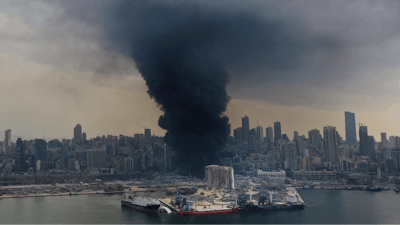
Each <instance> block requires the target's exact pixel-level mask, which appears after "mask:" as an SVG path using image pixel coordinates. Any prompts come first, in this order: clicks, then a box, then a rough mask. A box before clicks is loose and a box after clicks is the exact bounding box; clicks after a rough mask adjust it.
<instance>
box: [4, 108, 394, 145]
mask: <svg viewBox="0 0 400 225" xmlns="http://www.w3.org/2000/svg"><path fill="white" fill-rule="evenodd" d="M345 113H351V112H348V111H345ZM351 114H354V113H351ZM353 116H354V115H353ZM343 119H344V123H345V124H346V118H345V117H344V118H343ZM251 121H252V120H251V118H250V117H248V116H247V115H243V117H242V118H241V125H240V126H238V127H236V128H235V127H232V126H231V133H230V136H231V137H234V136H235V135H234V130H235V129H239V128H241V130H240V132H241V136H242V138H245V136H243V135H244V134H243V132H244V130H243V129H242V126H243V125H245V126H248V128H249V130H251V129H255V130H256V131H257V130H258V129H259V128H262V129H263V130H262V132H261V135H262V137H263V138H267V131H265V133H264V130H266V129H267V128H269V127H270V126H262V125H260V124H259V121H258V120H257V121H256V122H255V123H256V126H254V127H252V126H251V125H250V124H252V123H251ZM275 123H279V126H280V129H281V130H280V134H281V135H283V134H285V135H287V137H288V138H289V139H290V140H293V139H294V134H295V133H297V135H298V136H301V135H305V136H307V135H309V131H311V130H314V129H317V130H319V131H323V130H324V129H325V127H326V126H332V125H324V126H322V128H318V127H315V128H312V129H309V130H307V131H306V132H304V133H301V132H298V131H297V130H294V129H292V128H289V129H286V130H293V132H292V133H290V132H286V130H285V131H282V123H281V122H280V121H274V122H273V124H272V126H271V128H272V132H273V133H272V134H273V135H272V138H274V137H275V129H274V126H275ZM362 126H364V127H368V126H367V125H366V124H361V123H359V124H357V126H356V131H357V137H359V134H358V133H359V129H360V127H362ZM156 129H157V128H156ZM146 130H151V128H149V127H147V128H146V127H143V128H142V131H138V132H136V133H134V134H140V133H142V134H146ZM300 130H303V129H300ZM335 130H336V132H338V133H339V134H340V135H341V137H342V138H343V139H344V140H346V139H345V137H346V130H344V131H343V133H341V132H339V131H338V130H337V129H336V127H335ZM7 132H9V133H10V134H11V129H7V130H5V133H6V134H5V135H6V137H10V138H11V141H12V142H13V143H15V141H16V140H17V139H18V138H22V139H24V140H33V139H44V140H53V139H59V140H61V139H76V138H75V136H81V138H82V139H83V137H85V139H91V138H95V137H98V136H100V137H101V136H103V135H105V136H107V135H113V136H119V135H124V136H132V137H133V136H134V134H124V133H118V134H112V133H108V131H107V132H106V133H104V134H100V133H99V134H97V135H93V136H88V137H86V135H87V134H86V133H85V132H83V130H82V126H81V124H79V123H78V124H76V125H75V126H74V128H73V134H72V136H70V137H68V136H66V137H48V138H46V137H45V136H42V137H34V138H24V137H23V136H19V135H7ZM76 132H78V133H76ZM372 133H375V132H372ZM383 133H384V134H385V137H386V136H387V137H390V136H398V135H397V134H388V133H387V132H385V131H383V132H379V134H378V135H376V136H375V135H373V134H371V133H370V134H371V135H369V136H374V139H375V140H378V139H379V140H380V138H381V137H382V135H383ZM43 135H44V133H43ZM151 135H152V136H153V135H154V136H163V135H157V134H155V133H154V131H153V130H152V131H151ZM257 136H258V131H257ZM358 139H359V138H357V142H359V140H358ZM4 140H5V139H4ZM14 140H15V141H14ZM346 141H347V140H346ZM273 142H274V141H273ZM377 142H378V141H377Z"/></svg>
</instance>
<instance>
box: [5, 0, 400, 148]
mask: <svg viewBox="0 0 400 225" xmlns="http://www.w3.org/2000/svg"><path fill="white" fill-rule="evenodd" d="M133 2H135V1H133ZM118 4H120V1H97V0H96V1H61V2H57V1H17V0H10V1H4V0H3V1H0V76H1V83H0V103H1V107H0V113H1V114H0V115H1V117H0V130H6V129H11V130H12V139H13V140H15V139H16V138H17V136H20V137H22V138H24V139H31V138H40V137H42V136H43V133H44V135H45V137H46V139H50V138H72V135H73V128H74V126H75V125H76V124H77V123H80V124H81V125H82V128H83V131H84V132H86V133H87V135H88V137H89V138H91V137H95V136H97V135H103V134H106V133H107V132H108V134H112V135H119V134H124V135H129V136H133V134H134V133H143V129H144V126H145V127H146V128H147V127H148V128H151V129H152V131H153V132H154V134H156V135H164V132H165V131H164V130H162V129H161V128H159V127H158V117H159V116H160V115H161V111H160V110H159V109H158V107H157V105H156V103H154V100H152V99H150V97H149V96H148V94H147V92H146V91H147V87H146V84H145V82H144V80H143V78H142V77H141V76H140V74H139V72H138V71H137V69H136V67H135V63H134V61H133V59H132V58H130V57H127V55H126V54H124V52H123V51H116V50H114V48H111V49H110V46H111V47H113V46H115V45H113V43H112V42H111V41H110V40H109V37H105V35H104V30H102V28H104V27H106V26H104V24H106V23H110V24H111V22H110V21H111V20H109V17H108V16H110V15H112V9H113V7H116V6H118ZM168 4H170V7H176V8H177V12H179V10H180V9H186V8H185V7H187V6H186V5H185V4H184V2H183V1H170V2H168ZM198 4H199V10H200V11H201V10H203V9H204V10H205V12H208V13H209V12H217V13H219V12H221V14H222V15H225V14H226V15H228V14H229V15H230V14H243V15H249V14H254V15H257V16H258V17H257V18H258V20H257V22H260V24H256V25H254V27H251V28H250V29H249V30H248V33H246V34H245V35H244V36H238V37H237V38H236V39H229V40H231V41H232V40H233V41H232V43H228V44H225V42H224V40H225V39H223V38H221V40H218V41H221V43H224V44H222V45H221V46H223V47H221V49H222V50H221V51H220V52H218V53H217V55H218V56H220V57H221V59H222V61H223V63H225V65H226V68H227V70H228V71H229V72H230V74H231V81H230V83H229V85H228V94H229V95H230V96H231V98H232V99H231V101H230V103H229V105H228V109H227V111H226V115H227V116H228V117H229V119H230V123H231V128H232V130H233V129H234V128H237V127H239V126H241V118H242V117H243V116H244V115H247V116H248V117H250V127H255V126H256V124H257V121H258V124H259V125H261V126H263V127H264V128H266V127H268V126H273V122H275V121H280V122H281V123H282V132H283V133H287V134H288V136H289V137H290V138H292V137H293V131H295V130H296V131H298V132H299V134H300V135H302V134H304V135H306V136H308V133H307V131H309V130H311V129H314V128H317V129H319V130H322V128H323V126H326V125H332V126H336V127H337V129H338V131H339V133H340V135H341V136H342V137H345V132H344V111H351V112H354V113H356V122H361V123H363V124H365V125H367V126H368V132H369V134H372V135H374V136H375V139H376V140H377V141H380V133H381V132H387V134H388V135H389V136H390V135H400V116H399V112H400V97H399V96H400V90H399V84H400V82H399V81H400V78H399V73H400V70H399V69H400V67H399V62H400V54H399V53H400V34H399V31H400V23H399V21H400V18H399V17H400V14H399V13H398V12H399V11H400V3H399V2H398V1H366V0H360V1H339V0H335V1H320V0H295V1H275V2H274V1H222V0H221V1H217V3H213V1H198ZM142 13H143V14H144V15H145V12H142ZM207 15H208V14H207ZM145 16H146V15H145ZM149 17H150V16H149ZM161 18H162V16H161ZM210 18H212V17H210ZM99 21H100V22H99ZM249 21H253V20H251V19H249V20H246V23H249ZM241 22H242V21H241V20H234V21H233V22H232V23H235V24H233V25H232V27H234V28H235V27H239V28H240V23H241ZM114 23H115V21H114ZM246 23H244V24H246ZM178 24H179V23H178ZM265 24H268V26H266V25H265ZM271 24H272V25H274V26H275V25H276V26H277V28H274V29H271V30H263V28H264V25H265V27H271V26H272V25H271ZM278 25H279V26H278ZM107 26H115V24H111V25H107ZM258 27H260V31H259V32H258V30H257V28H258ZM115 35H116V37H117V38H116V39H118V37H120V34H115ZM121 35H122V34H121ZM122 36H123V35H122ZM233 36H235V34H233ZM270 36H273V37H272V38H271V37H270ZM249 37H252V38H253V37H254V39H251V42H249V43H245V44H242V43H241V42H240V40H241V38H243V39H242V40H247V41H248V40H249ZM118 40H119V39H118ZM265 40H268V41H271V42H273V46H274V47H273V48H269V47H268V46H267V45H264V41H265ZM218 41H216V43H217V44H218V43H219V42H218ZM244 42H245V41H244ZM110 43H111V44H110ZM118 43H120V42H118ZM249 46H250V48H249ZM217 47H218V46H217ZM224 48H225V49H224ZM231 48H232V49H234V50H232V51H226V49H231ZM248 48H249V49H250V50H248ZM246 49H247V51H245V50H246ZM221 52H222V53H221ZM129 54H130V53H129ZM249 55H250V56H251V57H250V56H249ZM357 130H358V129H357ZM264 132H265V131H264ZM264 135H265V133H264Z"/></svg>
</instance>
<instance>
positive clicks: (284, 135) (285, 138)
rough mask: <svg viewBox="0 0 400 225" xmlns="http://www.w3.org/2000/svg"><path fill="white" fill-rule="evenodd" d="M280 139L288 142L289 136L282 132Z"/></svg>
mask: <svg viewBox="0 0 400 225" xmlns="http://www.w3.org/2000/svg"><path fill="white" fill-rule="evenodd" d="M282 140H285V141H287V142H289V137H288V136H287V134H282Z"/></svg>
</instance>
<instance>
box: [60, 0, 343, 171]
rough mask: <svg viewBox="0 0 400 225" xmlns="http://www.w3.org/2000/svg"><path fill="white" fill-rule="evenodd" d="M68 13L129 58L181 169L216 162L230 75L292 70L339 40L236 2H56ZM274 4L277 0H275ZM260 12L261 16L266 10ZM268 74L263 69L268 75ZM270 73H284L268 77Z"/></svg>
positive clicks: (224, 135)
mask: <svg viewBox="0 0 400 225" xmlns="http://www.w3.org/2000/svg"><path fill="white" fill-rule="evenodd" d="M59 4H60V5H61V6H62V7H63V9H64V11H65V15H67V16H68V18H69V19H74V20H80V21H84V22H86V23H87V24H89V25H90V26H92V27H93V26H97V28H98V29H99V30H100V31H101V33H102V34H101V37H100V38H101V39H102V40H103V41H104V43H106V48H107V49H108V50H110V51H112V52H117V53H118V54H121V55H124V56H125V57H132V58H133V60H134V62H135V63H136V66H137V68H138V70H139V72H140V74H141V75H142V77H143V78H144V80H145V81H146V84H147V86H148V94H149V95H150V96H151V97H152V98H153V99H154V100H155V102H156V103H157V104H158V105H159V107H160V108H161V110H162V111H163V112H164V115H162V116H160V118H159V122H158V124H159V126H160V127H161V128H163V129H165V130H166V131H167V132H166V135H165V141H166V143H167V144H168V145H169V146H171V147H172V148H173V149H174V150H175V151H176V153H177V154H176V158H175V163H176V166H177V167H178V168H179V169H180V171H181V172H182V173H191V174H192V175H196V176H200V177H202V176H204V167H205V166H206V165H210V164H219V163H220V158H219V152H220V151H221V150H222V149H223V148H224V146H225V144H226V142H227V139H228V137H229V133H230V125H229V121H228V118H227V117H226V116H224V114H223V113H224V112H225V110H226V107H227V104H228V102H229V96H228V94H227V91H226V87H227V84H228V82H229V80H230V78H231V76H230V74H231V75H232V78H234V79H236V80H245V79H249V80H256V79H257V77H255V75H254V74H259V73H258V72H260V71H265V70H267V71H269V72H270V73H275V72H276V71H280V72H282V73H285V72H287V71H295V70H297V69H299V68H301V67H303V65H304V64H305V63H307V61H309V60H313V58H314V57H315V53H316V52H318V51H320V50H321V49H322V50H324V51H331V50H334V49H336V48H338V46H340V43H339V42H338V41H337V40H336V39H333V38H331V37H328V36H325V35H317V34H313V33H312V32H310V31H309V30H308V29H307V28H306V27H305V26H304V25H302V24H301V23H300V22H299V20H298V19H296V18H290V17H291V16H288V15H285V17H284V19H283V17H282V16H281V15H279V14H277V13H274V8H271V9H268V8H267V9H266V8H265V7H264V9H263V11H262V13H261V11H259V10H258V9H257V5H252V4H249V2H243V1H218V2H217V3H213V2H212V1H198V2H197V1H60V2H59ZM274 4H277V3H274ZM265 14H267V15H265ZM267 76H268V74H267ZM270 78H271V79H288V78H289V77H288V76H285V77H282V78H281V77H279V76H276V77H272V76H271V77H270Z"/></svg>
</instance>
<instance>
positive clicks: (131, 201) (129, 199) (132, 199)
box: [121, 193, 161, 213]
mask: <svg viewBox="0 0 400 225" xmlns="http://www.w3.org/2000/svg"><path fill="white" fill-rule="evenodd" d="M121 204H122V205H123V206H127V207H129V208H133V209H137V210H141V211H147V212H155V213H158V208H160V206H161V202H160V200H158V199H155V198H147V197H142V196H136V195H135V193H125V194H124V197H123V198H122V200H121Z"/></svg>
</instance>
